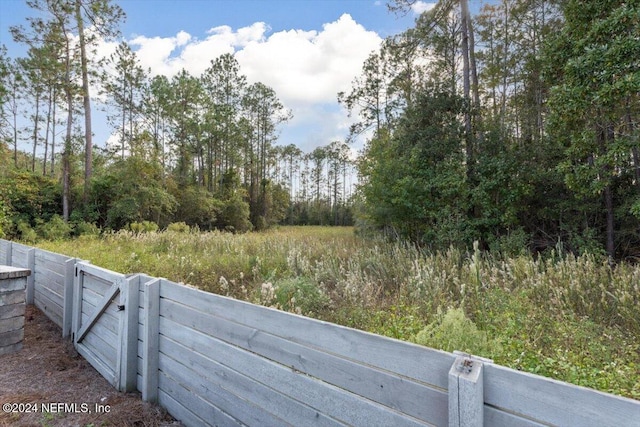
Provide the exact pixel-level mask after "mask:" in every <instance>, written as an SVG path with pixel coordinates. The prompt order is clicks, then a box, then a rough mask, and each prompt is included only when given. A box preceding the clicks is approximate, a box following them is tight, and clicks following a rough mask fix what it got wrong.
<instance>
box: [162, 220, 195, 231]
mask: <svg viewBox="0 0 640 427" xmlns="http://www.w3.org/2000/svg"><path fill="white" fill-rule="evenodd" d="M189 230H191V227H189V226H188V225H187V223H186V222H184V221H181V222H172V223H171V224H169V225H168V226H167V231H173V232H175V233H188V232H189Z"/></svg>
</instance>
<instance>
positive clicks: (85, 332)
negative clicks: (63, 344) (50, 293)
mask: <svg viewBox="0 0 640 427" xmlns="http://www.w3.org/2000/svg"><path fill="white" fill-rule="evenodd" d="M76 270H77V274H76V275H77V277H76V281H75V285H74V316H73V319H74V321H73V331H74V343H75V345H76V349H77V350H78V353H80V354H81V355H82V356H83V357H84V358H85V359H87V360H88V361H89V363H91V365H92V366H93V367H94V368H95V369H96V370H97V371H98V372H100V373H101V374H102V376H104V377H105V378H106V379H107V380H108V381H109V382H110V383H111V384H112V385H113V386H114V387H116V388H120V383H121V381H122V379H121V375H120V374H121V372H120V364H121V360H122V358H121V357H122V354H121V345H122V343H121V341H120V337H121V335H120V328H121V323H120V314H119V313H120V310H119V309H118V304H119V302H120V300H119V295H118V294H119V291H116V292H115V294H114V289H115V287H116V286H117V287H118V289H119V287H120V283H122V282H123V281H125V276H124V275H123V274H120V273H114V272H112V271H109V270H106V269H103V268H100V267H96V266H93V265H89V264H86V263H78V264H76ZM110 295H111V297H110ZM98 314H99V316H98Z"/></svg>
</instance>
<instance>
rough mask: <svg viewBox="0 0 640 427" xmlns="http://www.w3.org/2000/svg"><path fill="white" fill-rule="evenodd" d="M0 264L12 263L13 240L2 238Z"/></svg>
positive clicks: (0, 240) (0, 241)
mask: <svg viewBox="0 0 640 427" xmlns="http://www.w3.org/2000/svg"><path fill="white" fill-rule="evenodd" d="M0 265H9V266H10V265H11V242H10V241H8V240H4V239H0Z"/></svg>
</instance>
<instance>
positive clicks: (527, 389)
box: [0, 240, 640, 427]
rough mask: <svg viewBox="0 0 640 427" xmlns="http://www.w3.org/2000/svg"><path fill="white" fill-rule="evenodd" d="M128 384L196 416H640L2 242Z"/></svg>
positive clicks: (371, 419) (448, 420) (79, 343)
mask: <svg viewBox="0 0 640 427" xmlns="http://www.w3.org/2000/svg"><path fill="white" fill-rule="evenodd" d="M3 260H4V261H5V263H6V264H10V265H13V266H17V267H25V268H30V269H31V270H32V271H33V272H34V274H32V276H31V277H33V280H32V281H31V284H30V285H29V284H28V287H29V286H30V287H31V290H28V295H33V302H34V303H35V304H36V305H37V306H38V307H40V308H41V309H42V310H43V311H44V312H45V313H46V314H47V315H48V316H49V317H50V318H51V319H52V320H53V321H54V322H56V323H57V324H58V325H59V326H61V327H62V328H63V334H66V335H70V336H71V337H72V339H73V341H74V345H75V346H76V348H77V349H78V351H79V352H80V353H81V354H82V355H83V356H84V357H85V358H86V359H87V360H88V361H89V362H90V363H91V364H92V365H93V366H94V367H95V368H96V369H97V370H98V371H99V372H100V373H101V374H102V375H103V376H104V377H105V378H107V379H108V380H109V381H110V382H111V384H113V385H114V387H116V388H118V389H119V390H123V391H134V390H138V391H140V392H141V393H142V397H143V399H145V400H147V401H152V402H157V403H159V404H160V405H161V406H163V407H164V408H166V409H167V410H168V411H169V413H171V414H172V415H173V416H174V417H175V418H177V419H179V420H181V421H182V422H183V423H184V424H185V425H187V426H200V425H217V426H241V425H248V426H286V425H291V426H343V425H354V426H428V425H434V426H447V425H448V426H482V425H487V426H498V427H499V426H586V427H588V426H598V427H601V426H632V427H640V402H638V401H635V400H631V399H626V398H622V397H618V396H614V395H610V394H605V393H601V392H598V391H595V390H590V389H587V388H583V387H578V386H574V385H570V384H566V383H562V382H559V381H555V380H551V379H548V378H544V377H540V376H537V375H532V374H527V373H523V372H519V371H515V370H512V369H509V368H505V367H502V366H498V365H495V364H493V363H491V362H490V361H487V360H485V359H481V358H476V357H473V356H469V355H463V354H451V353H446V352H442V351H437V350H433V349H429V348H426V347H422V346H417V345H413V344H410V343H406V342H402V341H397V340H393V339H389V338H385V337H382V336H378V335H373V334H369V333H366V332H362V331H358V330H354V329H350V328H346V327H342V326H338V325H334V324H330V323H326V322H322V321H318V320H314V319H309V318H305V317H302V316H298V315H294V314H291V313H286V312H282V311H278V310H274V309H271V308H267V307H262V306H258V305H254V304H250V303H246V302H242V301H238V300H233V299H230V298H226V297H222V296H219V295H215V294H211V293H206V292H202V291H200V290H197V289H193V288H190V287H187V286H184V285H181V284H177V283H173V282H171V281H168V280H165V279H157V278H153V277H149V276H146V275H142V274H137V275H133V276H124V275H122V274H120V273H115V272H112V271H109V270H105V269H102V268H99V267H96V266H93V265H91V264H90V263H88V262H82V261H79V260H76V259H73V258H69V257H64V256H62V255H57V254H52V253H50V252H46V251H41V250H39V249H33V248H30V247H27V246H24V245H19V244H16V243H11V242H8V241H2V240H0V263H2V261H3Z"/></svg>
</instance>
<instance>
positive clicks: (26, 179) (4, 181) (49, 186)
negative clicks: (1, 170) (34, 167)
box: [0, 171, 62, 226]
mask: <svg viewBox="0 0 640 427" xmlns="http://www.w3.org/2000/svg"><path fill="white" fill-rule="evenodd" d="M0 198H1V199H2V200H3V204H4V206H6V207H7V208H8V209H7V210H5V214H8V215H9V219H10V220H11V221H12V222H13V223H15V224H18V223H19V222H21V221H23V222H27V223H29V225H30V226H35V225H36V220H37V219H39V220H43V221H48V220H49V219H51V217H52V216H53V215H55V214H58V213H59V212H61V211H62V208H61V205H60V202H61V200H62V197H61V192H60V186H59V184H58V183H57V182H56V181H55V180H54V179H52V178H49V177H43V176H40V175H37V174H33V173H30V172H24V171H21V172H17V171H14V172H11V173H10V174H9V175H8V176H7V177H4V178H0Z"/></svg>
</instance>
